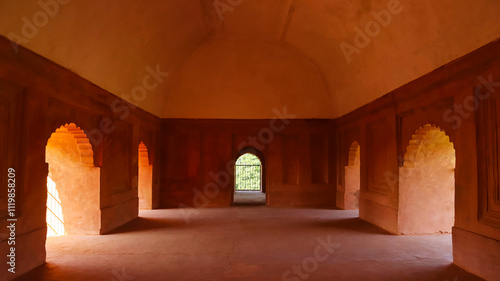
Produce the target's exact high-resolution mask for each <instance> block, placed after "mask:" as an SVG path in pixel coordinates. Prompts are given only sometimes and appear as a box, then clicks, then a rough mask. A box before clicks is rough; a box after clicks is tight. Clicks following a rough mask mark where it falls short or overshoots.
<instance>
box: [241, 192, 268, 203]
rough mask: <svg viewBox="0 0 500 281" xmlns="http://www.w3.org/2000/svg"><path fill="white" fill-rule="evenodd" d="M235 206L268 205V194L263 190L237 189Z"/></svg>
mask: <svg viewBox="0 0 500 281" xmlns="http://www.w3.org/2000/svg"><path fill="white" fill-rule="evenodd" d="M234 205H235V206H259V205H266V194H265V193H263V192H262V191H235V192H234Z"/></svg>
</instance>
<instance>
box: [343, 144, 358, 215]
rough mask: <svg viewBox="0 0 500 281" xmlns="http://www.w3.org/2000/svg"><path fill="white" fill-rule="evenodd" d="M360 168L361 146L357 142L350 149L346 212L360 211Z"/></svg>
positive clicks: (345, 200)
mask: <svg viewBox="0 0 500 281" xmlns="http://www.w3.org/2000/svg"><path fill="white" fill-rule="evenodd" d="M360 167H361V160H360V146H359V144H358V142H356V141H355V142H353V143H352V144H351V146H350V148H349V159H348V162H347V166H346V167H345V193H344V209H346V210H357V209H359V193H360V182H361V180H360Z"/></svg>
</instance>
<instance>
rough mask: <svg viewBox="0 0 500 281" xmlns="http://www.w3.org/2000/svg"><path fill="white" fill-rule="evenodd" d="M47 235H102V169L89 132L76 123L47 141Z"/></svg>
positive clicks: (53, 134)
mask: <svg viewBox="0 0 500 281" xmlns="http://www.w3.org/2000/svg"><path fill="white" fill-rule="evenodd" d="M45 153H46V154H45V161H46V162H47V163H48V164H49V172H48V176H47V216H46V221H47V236H55V235H64V234H99V232H100V221H101V216H100V205H99V186H100V183H99V182H100V175H99V168H96V167H94V154H93V151H92V145H91V144H90V141H89V139H88V138H87V135H86V134H85V133H84V131H83V130H81V129H80V128H79V127H77V126H76V125H75V124H74V123H70V124H66V125H64V126H61V127H60V128H58V129H56V131H55V132H54V133H52V135H51V136H50V138H49V140H48V141H47V146H46V149H45Z"/></svg>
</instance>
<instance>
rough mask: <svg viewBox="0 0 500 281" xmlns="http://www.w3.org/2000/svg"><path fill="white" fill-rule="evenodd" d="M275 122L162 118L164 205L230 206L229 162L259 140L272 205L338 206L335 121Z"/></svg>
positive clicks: (231, 193) (230, 178)
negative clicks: (336, 193)
mask: <svg viewBox="0 0 500 281" xmlns="http://www.w3.org/2000/svg"><path fill="white" fill-rule="evenodd" d="M280 110H281V109H280ZM271 121H272V120H185V119H169V120H164V123H163V133H164V136H163V140H164V146H163V149H164V150H163V152H162V161H163V162H162V163H163V164H162V167H163V168H162V169H163V170H162V180H161V182H162V189H161V203H162V206H163V207H179V206H191V207H192V206H195V207H221V206H230V205H231V204H232V195H233V189H234V177H233V176H232V173H234V172H233V170H232V169H233V165H232V163H231V161H235V160H236V155H237V153H238V151H239V150H240V149H241V148H244V147H246V146H252V145H251V144H250V143H251V142H252V141H251V140H252V139H255V140H256V141H255V144H254V145H253V147H255V148H257V149H259V150H260V151H261V152H262V153H263V155H264V158H265V159H264V161H265V163H264V169H265V175H266V176H265V183H266V189H267V200H268V201H267V204H268V206H273V207H277V206H280V207H324V208H332V207H334V206H335V185H334V179H335V177H336V176H335V169H334V162H333V160H334V156H335V155H334V147H335V145H334V141H335V139H334V133H333V132H334V127H333V122H332V121H331V120H309V121H305V120H287V121H285V122H283V121H276V123H274V121H273V123H271ZM272 129H276V130H272ZM280 129H281V130H280ZM265 132H267V133H270V134H266V133H265ZM228 167H229V168H228ZM211 173H213V174H214V175H220V176H219V177H217V176H215V179H214V177H212V176H210V175H211ZM227 178H228V179H227ZM217 186H218V187H217Z"/></svg>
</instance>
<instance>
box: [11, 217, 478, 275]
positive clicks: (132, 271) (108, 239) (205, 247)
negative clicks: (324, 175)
mask: <svg viewBox="0 0 500 281" xmlns="http://www.w3.org/2000/svg"><path fill="white" fill-rule="evenodd" d="M357 217H358V211H344V210H325V209H323V210H319V209H280V208H266V207H233V208H218V209H198V210H196V209H170V210H149V211H140V217H139V218H138V219H135V220H134V221H132V222H130V223H128V224H126V225H125V226H123V227H121V228H119V229H118V230H116V231H114V232H113V233H111V234H107V235H101V236H98V235H95V236H88V235H87V236H80V235H66V236H56V237H50V238H49V239H48V240H47V264H46V265H43V266H41V267H39V268H37V269H35V270H34V271H32V272H30V273H29V274H28V275H25V276H21V279H17V280H74V281H76V280H106V281H109V280H119V281H121V280H135V281H142V280H176V281H181V280H193V281H194V280H196V281H199V280H204V281H205V280H206V281H208V280H259V281H263V280H273V281H274V280H284V281H286V280H290V281H297V280H328V281H331V280H349V281H352V280H360V281H361V280H363V281H365V280H372V281H373V280H384V281H387V280H436V281H445V280H449V281H455V280H460V281H461V280H482V279H480V278H478V277H475V276H474V275H471V274H469V273H467V272H465V271H464V270H462V269H460V268H458V267H457V266H455V265H452V252H451V251H452V244H451V235H449V234H443V235H425V236H395V235H390V234H388V233H386V232H385V231H382V230H380V229H379V228H377V227H375V226H373V225H371V224H369V223H367V222H364V221H362V220H360V219H359V218H357ZM325 245H326V246H325Z"/></svg>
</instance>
